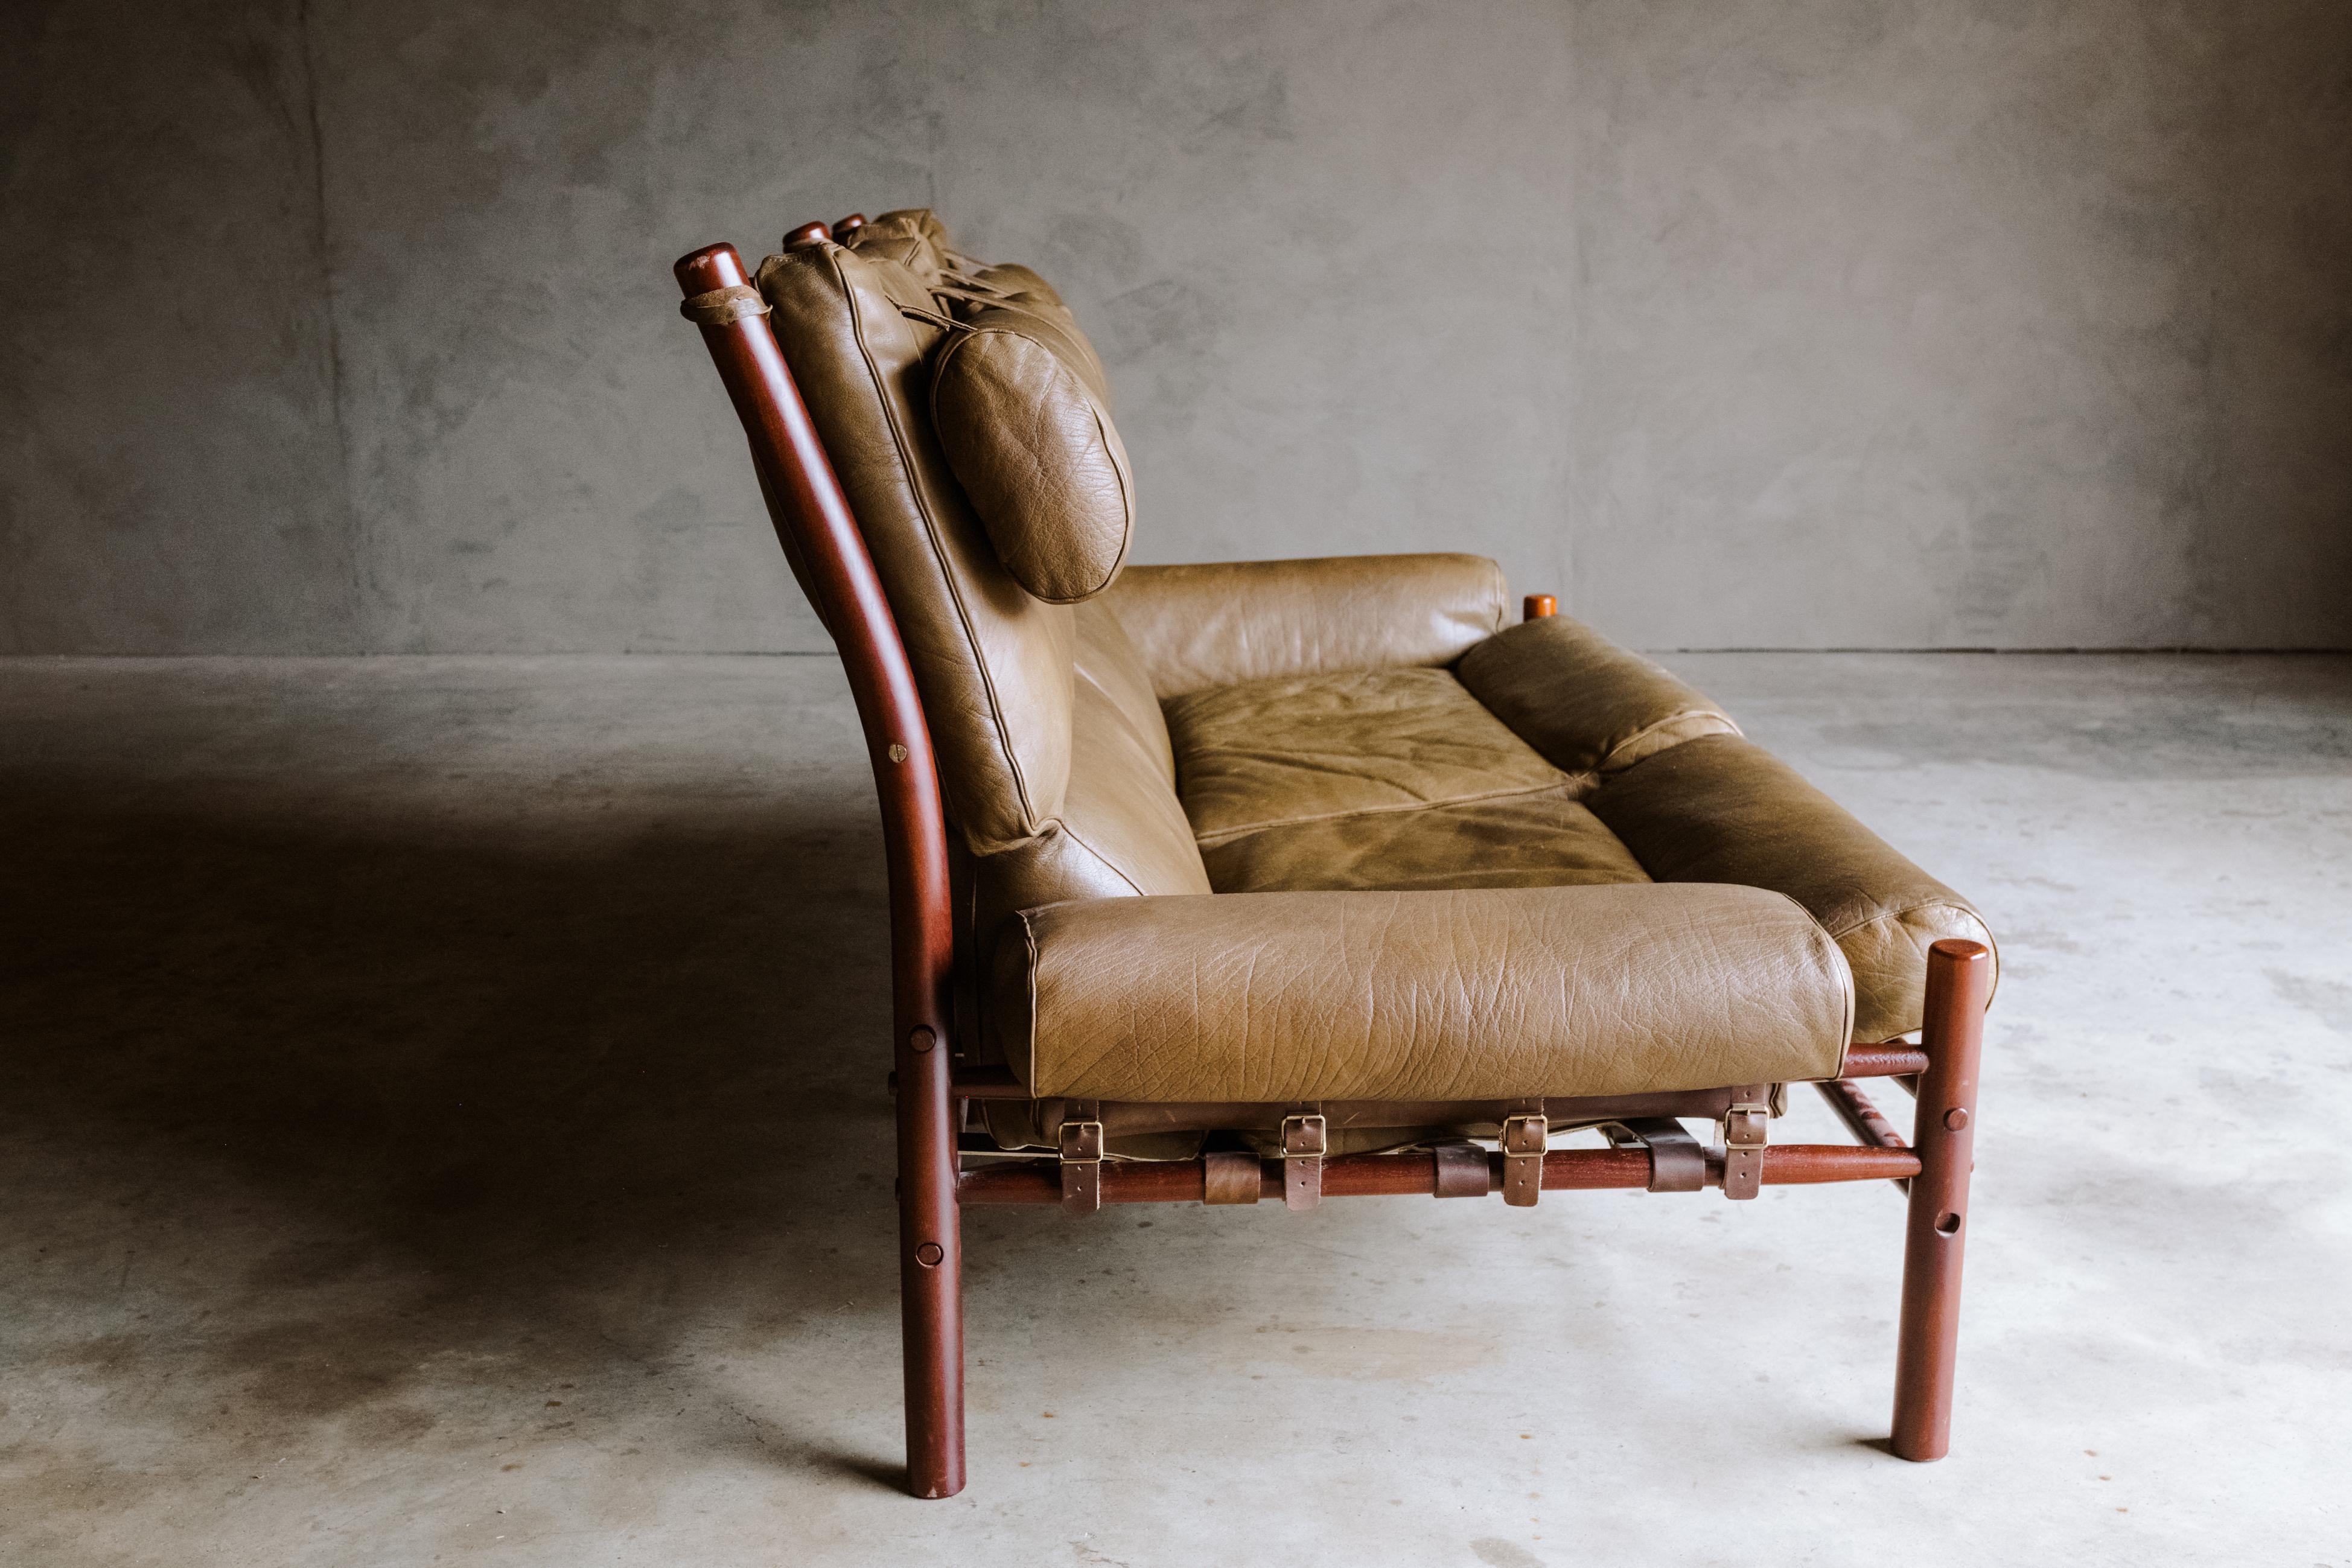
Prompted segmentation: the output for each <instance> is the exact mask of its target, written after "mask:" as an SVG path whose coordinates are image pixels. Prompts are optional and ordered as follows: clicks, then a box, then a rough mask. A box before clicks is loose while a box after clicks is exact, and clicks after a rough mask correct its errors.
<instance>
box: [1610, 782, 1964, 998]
mask: <svg viewBox="0 0 2352 1568" xmlns="http://www.w3.org/2000/svg"><path fill="white" fill-rule="evenodd" d="M1584 805H1585V806H1586V807H1587V808H1588V809H1589V810H1591V813H1592V814H1593V815H1594V816H1598V817H1599V818H1600V819H1601V822H1602V824H1603V825H1604V826H1607V827H1608V828H1609V830H1610V831H1611V832H1612V833H1614V834H1616V835H1617V837H1619V838H1621V839H1622V840H1623V841H1624V844H1625V847H1627V848H1628V849H1631V850H1632V851H1633V855H1634V858H1637V859H1639V860H1640V861H1641V862H1642V865H1643V868H1644V869H1645V870H1647V871H1648V872H1649V873H1650V875H1651V876H1653V877H1654V878H1656V879H1658V880H1659V881H1660V882H1743V883H1747V884H1748V885H1750V886H1753V887H1759V888H1771V889H1775V890H1777V891H1780V892H1783V893H1786V894H1788V895H1789V896H1790V898H1792V899H1794V900H1797V901H1798V902H1799V903H1801V904H1802V905H1804V906H1805V908H1806V909H1808V910H1811V911H1812V916H1813V918H1814V919H1815V920H1817V921H1821V923H1822V926H1823V928H1825V929H1826V930H1827V931H1829V933H1830V934H1831V935H1832V936H1833V937H1835V938H1836V939H1837V942H1838V945H1839V946H1840V947H1841V948H1843V950H1844V952H1845V956H1846V961H1847V963H1849V964H1850V965H1851V966H1852V967H1853V980H1854V988H1855V993H1856V998H1857V1000H1856V1009H1855V1017H1854V1029H1855V1035H1854V1037H1855V1038H1856V1039H1860V1040H1887V1039H1893V1038H1894V1037H1895V1036H1897V1035H1902V1034H1907V1033H1909V1032H1910V1031H1911V1030H1913V1029H1916V1028H1917V1027H1918V1026H1919V1020H1920V1015H1921V1013H1922V1011H1923V1010H1924V1008H1925V1005H1926V989H1927V947H1928V944H1929V943H1931V942H1935V941H1937V939H1938V938H1942V937H1948V936H1954V937H1966V938H1968V939H1969V941H1971V942H1983V943H1984V944H1985V945H1986V946H1987V947H1991V946H1992V945H1993V939H1992V932H1991V931H1990V930H1989V929H1987V927H1986V925H1985V922H1984V919H1983V917H1982V916H1980V915H1979V914H1978V913H1977V911H1976V910H1974V909H1973V908H1971V907H1970V906H1969V901H1968V900H1966V899H1963V898H1961V897H1960V896H1959V895H1958V893H1956V892H1954V891H1952V889H1949V888H1948V887H1946V886H1944V884H1943V883H1941V882H1938V881H1937V880H1936V879H1934V878H1933V877H1930V876H1928V875H1927V872H1925V871H1922V870H1921V869H1919V868H1918V867H1916V866H1914V865H1913V864H1912V863H1911V862H1910V861H1908V860H1906V859H1905V858H1903V857H1902V856H1901V855H1900V854H1898V853H1896V852H1895V849H1894V847H1892V846H1890V845H1889V844H1887V842H1886V841H1885V839H1883V838H1881V837H1878V835H1876V834H1875V833H1873V832H1872V831H1871V830H1870V829H1869V828H1867V827H1864V826H1863V825H1862V824H1861V823H1860V822H1858V821H1856V820H1855V819H1854V818H1853V816H1852V815H1851V814H1849V813H1848V812H1847V811H1846V809H1845V808H1844V807H1843V806H1842V805H1838V803H1837V802H1835V801H1833V800H1832V799H1831V798H1830V797H1829V796H1827V795H1823V794H1822V792H1821V791H1819V790H1817V789H1815V788H1814V787H1813V786H1812V785H1811V784H1807V783H1806V782H1805V781H1804V780H1803V779H1802V778H1801V777H1800V776H1798V773H1797V771H1796V770H1795V769H1794V768H1791V767H1790V766H1789V764H1788V763H1784V762H1782V761H1780V759H1779V758H1778V757H1775V756H1773V755H1772V754H1771V753H1770V752H1767V751H1764V750H1763V749H1762V748H1760V747H1759V746H1756V745H1753V744H1751V743H1749V742H1747V741H1744V740H1742V739H1740V738H1739V737H1738V736H1737V735H1704V736H1701V737H1699V738H1698V739H1696V740H1694V741H1690V742H1685V744H1682V745H1679V746H1675V747H1673V748H1671V749H1670V750H1667V751H1664V752H1659V753H1658V754H1657V755H1655V756H1653V757H1651V758H1649V759H1647V760H1646V761H1644V762H1642V763H1638V764H1636V765H1635V766H1633V767H1631V768H1627V769H1626V770H1625V771H1624V772H1622V773H1617V774H1615V775H1614V776H1612V777H1611V778H1608V779H1605V780H1603V781H1602V783H1601V787H1600V788H1598V789H1596V790H1594V791H1593V792H1592V793H1591V795H1586V796H1585V797H1584ZM1996 962H1997V961H1996Z"/></svg>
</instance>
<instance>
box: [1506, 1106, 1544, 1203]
mask: <svg viewBox="0 0 2352 1568" xmlns="http://www.w3.org/2000/svg"><path fill="white" fill-rule="evenodd" d="M1531 1103H1532V1105H1533V1109H1532V1110H1521V1111H1518V1112H1517V1113H1515V1114H1513V1115H1510V1116H1507V1117H1505V1118H1503V1131H1502V1136H1501V1138H1500V1139H1498V1140H1497V1142H1500V1143H1501V1145H1502V1149H1503V1201H1504V1202H1505V1203H1507V1204H1508V1205H1511V1206H1512V1207H1513V1208H1522V1209H1531V1208H1533V1207H1535V1206H1536V1200H1537V1199H1538V1198H1540V1197H1542V1196H1543V1157H1544V1147H1545V1145H1546V1144H1547V1143H1549V1142H1550V1134H1551V1125H1550V1123H1549V1122H1548V1121H1545V1120H1544V1113H1543V1101H1541V1100H1535V1101H1532V1102H1531Z"/></svg>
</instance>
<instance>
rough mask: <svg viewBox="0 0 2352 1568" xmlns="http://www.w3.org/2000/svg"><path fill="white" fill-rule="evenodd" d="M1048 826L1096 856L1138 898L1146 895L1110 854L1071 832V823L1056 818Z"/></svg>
mask: <svg viewBox="0 0 2352 1568" xmlns="http://www.w3.org/2000/svg"><path fill="white" fill-rule="evenodd" d="M1046 826H1047V831H1049V832H1055V831H1058V832H1059V833H1061V834H1062V835H1063V836H1064V837H1066V838H1068V839H1069V841H1070V842H1071V843H1073V844H1075V845H1076V846H1077V847H1079V848H1081V849H1083V850H1085V851H1086V852H1087V854H1089V855H1091V856H1093V857H1094V858H1095V859H1096V860H1097V861H1098V862H1100V863H1101V865H1102V868H1103V869H1104V870H1106V871H1108V872H1109V873H1110V874H1111V875H1112V876H1114V877H1117V878H1118V879H1119V880H1120V881H1122V882H1125V883H1126V884H1127V885H1128V887H1129V889H1131V890H1132V891H1133V892H1134V894H1135V896H1136V897H1137V898H1142V897H1143V896H1144V892H1143V889H1141V888H1139V887H1136V885H1135V879H1134V878H1132V877H1130V876H1129V875H1128V874H1127V873H1126V872H1125V871H1122V870H1120V869H1119V868H1118V865H1117V864H1115V863H1114V862H1113V861H1112V859H1111V858H1110V857H1109V856H1108V855H1106V854H1104V853H1103V852H1102V851H1101V850H1099V849H1097V848H1096V847H1094V846H1093V845H1091V844H1089V843H1087V841H1086V840H1085V839H1083V838H1081V837H1078V836H1077V835H1076V833H1073V832H1071V830H1070V825H1069V824H1068V823H1066V822H1064V821H1061V820H1060V819H1058V818H1056V819H1055V821H1053V822H1051V823H1049V824H1047V825H1046Z"/></svg>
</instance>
